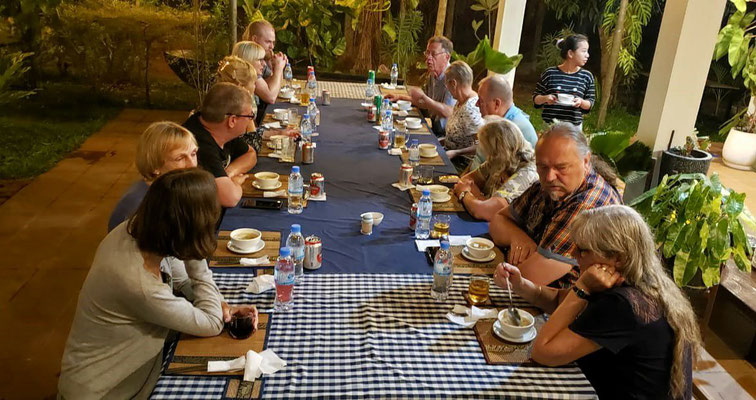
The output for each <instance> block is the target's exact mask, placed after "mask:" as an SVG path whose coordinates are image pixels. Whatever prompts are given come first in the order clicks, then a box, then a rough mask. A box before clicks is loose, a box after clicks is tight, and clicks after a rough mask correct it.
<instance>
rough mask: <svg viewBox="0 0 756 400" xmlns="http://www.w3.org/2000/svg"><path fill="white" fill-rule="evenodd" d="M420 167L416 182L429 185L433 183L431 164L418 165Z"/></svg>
mask: <svg viewBox="0 0 756 400" xmlns="http://www.w3.org/2000/svg"><path fill="white" fill-rule="evenodd" d="M418 168H419V169H420V175H419V177H418V179H417V183H419V184H421V185H430V184H432V183H433V166H432V165H418Z"/></svg>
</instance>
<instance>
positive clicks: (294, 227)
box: [291, 224, 302, 233]
mask: <svg viewBox="0 0 756 400" xmlns="http://www.w3.org/2000/svg"><path fill="white" fill-rule="evenodd" d="M300 232H302V226H301V225H299V224H291V233H300Z"/></svg>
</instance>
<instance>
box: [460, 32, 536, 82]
mask: <svg viewBox="0 0 756 400" xmlns="http://www.w3.org/2000/svg"><path fill="white" fill-rule="evenodd" d="M452 59H453V60H455V61H456V60H461V61H464V62H466V63H467V65H469V66H470V68H472V70H473V77H474V78H475V79H474V80H476V81H477V80H478V78H480V77H481V76H482V75H483V74H484V73H485V72H486V70H488V71H492V72H495V73H497V74H506V73H507V72H509V71H511V70H512V69H514V68H517V65H519V64H520V61H521V60H522V54H516V55H514V56H511V57H510V56H508V55H506V54H504V53H502V52H500V51H497V50H494V48H493V47H491V42H490V41H489V40H488V36H486V37H484V38H483V40H481V41H480V42H478V46H477V47H475V50H473V51H471V52H470V53H469V54H468V55H467V56H464V55H462V54H459V53H457V52H454V53H453V54H452Z"/></svg>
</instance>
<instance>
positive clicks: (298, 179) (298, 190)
mask: <svg viewBox="0 0 756 400" xmlns="http://www.w3.org/2000/svg"><path fill="white" fill-rule="evenodd" d="M303 189H304V184H303V181H302V175H300V174H299V166H298V165H295V166H293V167H291V174H289V214H301V213H302V191H303ZM429 199H430V197H429Z"/></svg>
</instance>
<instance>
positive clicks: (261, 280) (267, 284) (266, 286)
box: [245, 275, 276, 294]
mask: <svg viewBox="0 0 756 400" xmlns="http://www.w3.org/2000/svg"><path fill="white" fill-rule="evenodd" d="M275 287H276V278H274V277H273V275H260V276H256V277H254V278H252V281H251V282H250V283H249V286H247V288H246V289H245V291H247V292H252V293H254V294H260V293H262V292H265V291H267V290H271V289H273V288H275Z"/></svg>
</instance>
